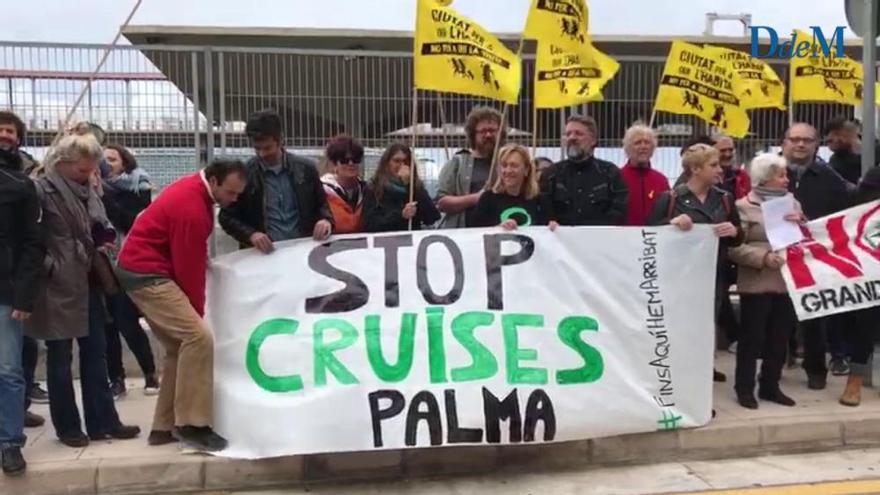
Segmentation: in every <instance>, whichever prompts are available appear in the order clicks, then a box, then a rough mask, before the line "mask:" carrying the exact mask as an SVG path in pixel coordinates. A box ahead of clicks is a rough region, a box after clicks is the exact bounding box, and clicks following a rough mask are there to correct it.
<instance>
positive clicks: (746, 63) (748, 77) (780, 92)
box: [703, 45, 785, 110]
mask: <svg viewBox="0 0 880 495" xmlns="http://www.w3.org/2000/svg"><path fill="white" fill-rule="evenodd" d="M703 48H704V49H705V50H706V52H707V53H709V54H710V55H711V56H712V57H713V58H715V60H716V61H718V60H720V61H724V62H727V63H729V64H730V66H731V68H732V69H733V71H734V72H735V73H736V75H737V76H738V77H739V79H740V83H739V84H738V85H737V86H738V87H739V88H740V91H739V93H738V94H737V96H738V97H739V98H740V100H741V102H742V107H743V108H745V109H747V110H748V109H752V108H771V107H773V108H778V109H780V110H785V85H784V84H783V83H782V80H781V79H779V76H778V75H777V74H776V71H774V70H773V68H772V67H770V64H768V63H766V62H764V61H763V60H761V59H758V58H755V57H752V56H751V55H749V54H748V53H745V52H741V51H737V50H731V49H730V48H724V47H720V46H712V45H705V46H704V47H703Z"/></svg>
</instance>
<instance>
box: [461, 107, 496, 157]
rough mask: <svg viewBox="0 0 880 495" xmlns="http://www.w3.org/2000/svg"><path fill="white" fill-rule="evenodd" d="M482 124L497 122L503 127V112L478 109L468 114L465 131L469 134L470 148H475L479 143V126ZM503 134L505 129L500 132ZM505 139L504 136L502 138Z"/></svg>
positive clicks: (490, 108) (484, 108) (489, 108)
mask: <svg viewBox="0 0 880 495" xmlns="http://www.w3.org/2000/svg"><path fill="white" fill-rule="evenodd" d="M480 122H495V123H496V124H498V126H499V127H503V126H502V125H501V112H499V111H498V110H495V109H494V108H492V107H476V108H474V109H473V110H471V113H469V114H468V116H467V120H466V121H465V124H464V130H465V133H466V134H467V140H468V146H469V147H471V148H473V147H474V146H476V143H477V126H478V125H479V124H480ZM500 131H501V132H503V129H501V130H500ZM502 137H503V136H502Z"/></svg>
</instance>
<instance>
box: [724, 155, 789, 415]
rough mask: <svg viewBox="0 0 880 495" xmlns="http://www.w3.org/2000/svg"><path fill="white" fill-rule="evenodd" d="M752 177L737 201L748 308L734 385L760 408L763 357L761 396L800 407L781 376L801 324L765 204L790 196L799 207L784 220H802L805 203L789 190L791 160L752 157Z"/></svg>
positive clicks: (734, 255) (745, 401) (743, 300)
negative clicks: (792, 338) (782, 385)
mask: <svg viewBox="0 0 880 495" xmlns="http://www.w3.org/2000/svg"><path fill="white" fill-rule="evenodd" d="M749 175H750V177H751V180H752V191H751V192H750V193H749V194H748V195H746V196H745V197H743V198H742V199H740V200H739V201H737V202H736V208H737V210H738V212H739V217H740V221H741V226H742V229H743V234H744V240H743V243H742V244H741V245H739V246H737V247H734V248H731V250H730V258H731V259H732V260H733V261H734V262H735V263H736V264H737V265H739V278H738V280H737V289H738V290H739V294H740V308H741V311H742V333H741V334H740V338H739V344H738V346H737V352H736V383H735V385H734V389H735V390H736V397H737V400H738V402H739V404H740V405H741V406H743V407H745V408H747V409H757V408H758V401H757V400H755V392H754V390H755V371H756V370H755V368H756V363H757V360H758V358H762V362H761V374H760V377H761V380H760V383H759V384H758V385H759V387H758V397H759V398H760V399H762V400H766V401H770V402H775V403H777V404H781V405H783V406H794V405H795V402H794V400H792V399H791V398H790V397H788V396H787V395H785V394H784V393H782V390H780V388H779V379H780V377H781V376H782V367H783V366H784V364H785V356H786V352H787V348H788V339H789V337H790V336H791V333H792V332H793V331H794V329H795V326H796V325H797V318H796V316H795V312H794V307H793V306H792V303H791V299H790V298H789V296H788V291H787V290H786V288H785V281H784V280H783V278H782V271H781V269H782V266H783V265H784V264H785V258H784V256H783V254H782V253H781V252H779V251H774V250H773V248H772V247H771V244H770V241H769V240H768V236H767V231H766V229H765V226H766V225H767V222H765V218H764V213H763V210H762V206H761V205H762V203H764V202H766V201H773V200H777V201H783V200H778V198H786V197H789V198H787V201H789V202H790V205H791V209H793V210H794V211H789V212H788V213H786V214H784V215H783V217H784V220H786V221H791V222H800V221H802V220H803V218H804V217H803V214H802V213H801V208H800V204H799V203H798V202H797V201H796V200H795V199H794V198H793V197H790V196H791V194H790V193H789V192H788V174H787V171H786V162H785V158H782V157H781V156H778V155H775V154H771V153H766V154H761V155H758V156H757V157H756V158H755V159H754V160H752V163H751V165H750V167H749ZM768 206H769V205H768ZM787 209H788V208H787Z"/></svg>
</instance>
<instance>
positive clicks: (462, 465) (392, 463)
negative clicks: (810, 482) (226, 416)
mask: <svg viewBox="0 0 880 495" xmlns="http://www.w3.org/2000/svg"><path fill="white" fill-rule="evenodd" d="M877 445H880V413H876V412H875V413H871V414H860V413H849V414H837V415H835V416H834V417H831V418H829V417H828V416H826V415H817V416H801V417H792V418H777V419H766V420H761V421H755V420H728V421H724V422H718V423H714V424H711V425H709V426H707V427H704V428H699V429H692V430H678V431H658V432H653V433H641V434H636V435H625V436H618V437H609V438H598V439H593V440H581V441H574V442H564V443H555V444H538V445H535V444H532V445H511V446H502V447H497V446H486V447H449V448H437V449H411V450H387V451H377V452H354V453H342V454H318V455H308V456H293V457H282V458H276V459H263V460H257V461H249V460H241V459H227V458H220V457H210V456H203V455H178V456H161V457H159V456H155V457H141V458H127V459H101V460H78V461H65V462H41V463H32V464H31V465H29V466H28V474H27V475H26V476H23V477H20V478H3V477H0V493H3V494H10V495H11V494H15V495H140V494H151V495H155V494H157V493H171V492H173V493H182V492H194V491H206V490H207V491H210V490H253V489H260V488H271V487H278V486H297V485H308V484H315V483H325V482H346V481H364V480H380V479H401V478H419V477H436V476H454V475H465V474H482V473H489V472H498V471H502V472H520V473H521V472H539V471H548V470H574V469H585V468H593V467H599V466H603V467H604V466H609V465H625V464H642V463H651V462H659V461H662V462H669V461H697V460H712V459H725V458H734V457H744V456H752V455H766V454H773V453H783V452H784V453H786V454H790V453H800V452H815V451H823V450H839V449H843V448H865V447H870V446H877Z"/></svg>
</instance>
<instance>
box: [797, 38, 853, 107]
mask: <svg viewBox="0 0 880 495" xmlns="http://www.w3.org/2000/svg"><path fill="white" fill-rule="evenodd" d="M795 33H796V39H795V42H794V47H795V48H797V47H798V45H799V44H801V43H803V42H804V41H806V42H808V43H809V50H808V53H806V54H803V53H802V55H804V56H793V57H791V64H790V69H789V70H790V72H791V74H790V77H791V83H790V84H791V100H792V101H829V102H836V103H844V104H848V105H858V104H860V103H861V102H862V92H863V88H862V77H863V75H864V72H863V70H862V64H861V63H859V62H857V61H855V60H853V59H851V58H849V57H847V56H843V57H837V56H835V54H834V50H833V49H832V50H831V53H830V55H831V56H830V57H826V56H825V55H824V54H823V53H822V50H821V49H820V46H819V44H818V43H817V42H816V41H815V40H814V39H813V36H812V35H811V34H807V33H805V32H803V31H801V30H795ZM814 51H815V53H814ZM795 55H798V54H797V53H796V54H795ZM813 55H815V56H813Z"/></svg>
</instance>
